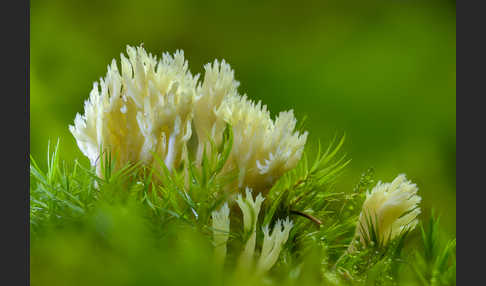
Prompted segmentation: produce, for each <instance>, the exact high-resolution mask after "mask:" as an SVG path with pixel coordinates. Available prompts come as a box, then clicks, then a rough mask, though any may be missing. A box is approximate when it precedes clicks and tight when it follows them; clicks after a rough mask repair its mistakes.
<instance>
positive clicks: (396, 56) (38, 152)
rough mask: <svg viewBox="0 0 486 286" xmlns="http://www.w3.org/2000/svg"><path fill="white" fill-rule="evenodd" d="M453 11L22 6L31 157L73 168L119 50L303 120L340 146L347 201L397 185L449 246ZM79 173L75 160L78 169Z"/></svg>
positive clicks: (338, 6)
mask: <svg viewBox="0 0 486 286" xmlns="http://www.w3.org/2000/svg"><path fill="white" fill-rule="evenodd" d="M455 25H456V12H455V1H405V0H401V1H399V0H394V1H335V2H334V1H305V2H304V1H292V2H288V3H287V2H285V3H284V2H282V1H240V2H231V1H211V2H207V1H187V0H184V1H156V0H153V1H128V0H118V1H94V0H85V1H59V0H51V1H38V0H34V1H31V24H30V33H31V34H30V88H31V93H30V108H31V109H30V110H31V111H30V136H31V137H30V150H31V153H32V155H33V156H34V157H35V158H37V159H38V161H41V163H44V161H45V160H44V158H45V156H46V150H47V144H48V140H49V139H50V140H51V141H54V140H56V139H57V138H61V143H62V145H61V149H62V154H64V159H66V160H71V159H74V158H82V157H83V156H82V154H81V153H80V151H79V150H78V148H77V146H76V143H75V141H74V138H73V137H72V136H71V134H70V133H69V131H68V125H69V124H72V122H73V120H74V117H75V114H76V113H77V112H83V102H84V100H85V99H87V97H88V94H89V92H90V90H91V88H92V84H93V82H94V81H96V80H98V79H99V78H100V77H103V76H104V75H105V73H106V67H107V65H108V63H110V62H111V60H112V59H113V58H116V59H117V60H118V59H119V55H120V53H121V52H125V46H126V45H127V44H130V45H138V44H140V43H142V42H143V43H144V46H145V48H146V49H147V50H148V51H150V52H152V53H153V54H157V55H160V54H161V53H162V52H165V51H169V52H174V51H175V50H176V49H183V50H184V52H185V55H186V58H187V59H188V60H189V65H190V69H191V71H192V72H193V73H202V72H203V65H204V64H205V63H207V62H210V61H213V59H215V58H218V59H225V60H226V61H227V62H229V63H230V64H231V65H232V67H233V68H234V69H235V73H236V77H237V80H239V81H240V82H241V86H240V89H239V90H240V93H247V94H248V96H249V97H250V98H252V99H254V100H262V101H263V102H264V103H265V104H267V105H268V107H269V109H270V110H271V111H272V114H273V115H275V114H277V113H278V112H280V111H283V110H287V109H294V111H295V113H296V116H297V118H298V119H302V118H303V116H304V115H307V116H308V120H307V121H306V125H305V126H306V129H307V130H308V131H309V132H310V137H309V141H308V142H310V143H311V144H314V143H316V142H317V141H318V140H321V142H322V143H324V144H328V143H329V141H330V140H332V138H333V137H334V136H336V135H337V136H341V135H342V134H344V133H346V136H347V140H346V143H345V146H344V150H346V152H347V154H348V156H349V157H350V158H352V162H351V165H350V167H349V168H348V170H347V172H346V173H344V175H343V176H342V177H341V182H340V184H339V185H338V187H339V188H342V190H352V188H353V186H354V185H355V184H356V183H357V182H358V180H359V177H360V174H361V173H362V172H364V171H365V170H367V169H368V168H371V167H372V168H374V170H375V173H376V176H377V178H378V179H381V180H383V181H391V180H392V179H393V178H394V177H395V176H396V175H397V174H399V173H406V174H407V176H408V177H409V178H410V179H412V180H413V181H414V182H415V183H417V185H418V186H419V189H420V190H419V192H420V194H421V195H422V197H423V206H424V209H425V210H424V212H425V213H426V214H427V213H428V212H429V210H430V208H435V209H437V210H438V212H439V213H440V214H442V222H443V224H444V225H443V226H444V227H445V230H447V232H449V233H450V234H451V235H455V232H456V100H455V99H456V42H455V41H456V26H455ZM86 162H87V160H86Z"/></svg>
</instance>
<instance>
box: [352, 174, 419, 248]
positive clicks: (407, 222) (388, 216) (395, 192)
mask: <svg viewBox="0 0 486 286" xmlns="http://www.w3.org/2000/svg"><path fill="white" fill-rule="evenodd" d="M417 191H418V188H417V186H416V185H415V184H413V183H412V182H411V181H409V180H407V178H406V177H405V175H404V174H401V175H398V176H397V177H396V178H395V180H393V182H391V183H382V182H378V184H377V185H376V186H375V187H374V188H373V189H372V190H371V192H368V193H367V194H366V200H365V202H364V203H363V207H362V210H361V214H360V217H359V223H358V227H357V234H358V236H359V238H360V241H361V242H362V243H364V242H365V241H368V240H369V239H370V238H371V232H372V231H375V232H376V235H377V238H378V241H379V242H381V243H382V244H383V245H385V244H386V243H388V242H389V241H390V240H392V239H394V238H395V237H397V236H398V235H400V233H402V232H403V231H406V230H412V229H414V228H415V226H416V225H417V223H418V219H417V216H418V215H419V214H420V208H419V207H418V204H419V203H420V201H421V197H420V196H419V195H417ZM370 222H371V224H370ZM371 227H373V228H374V229H370V228H371Z"/></svg>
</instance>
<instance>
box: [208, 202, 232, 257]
mask: <svg viewBox="0 0 486 286" xmlns="http://www.w3.org/2000/svg"><path fill="white" fill-rule="evenodd" d="M229 213H230V210H229V207H228V204H227V203H225V204H224V205H223V207H222V208H221V209H220V210H219V211H213V212H212V213H211V218H212V219H213V241H214V252H215V256H216V259H217V260H218V262H219V263H223V262H224V259H225V257H226V243H227V242H228V238H229V231H230V219H229Z"/></svg>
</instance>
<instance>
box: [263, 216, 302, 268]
mask: <svg viewBox="0 0 486 286" xmlns="http://www.w3.org/2000/svg"><path fill="white" fill-rule="evenodd" d="M292 227H293V223H292V221H290V220H289V218H287V219H286V220H284V221H281V220H277V222H276V223H275V226H274V227H273V230H272V234H270V233H269V230H268V225H266V226H265V227H263V228H262V230H263V236H264V237H263V246H262V252H261V254H260V258H259V259H258V264H257V271H258V272H260V273H264V272H267V271H268V270H270V268H272V266H273V265H274V264H275V262H277V259H278V256H279V255H280V251H281V250H282V246H283V245H284V244H285V242H287V239H288V238H289V233H290V230H291V229H292Z"/></svg>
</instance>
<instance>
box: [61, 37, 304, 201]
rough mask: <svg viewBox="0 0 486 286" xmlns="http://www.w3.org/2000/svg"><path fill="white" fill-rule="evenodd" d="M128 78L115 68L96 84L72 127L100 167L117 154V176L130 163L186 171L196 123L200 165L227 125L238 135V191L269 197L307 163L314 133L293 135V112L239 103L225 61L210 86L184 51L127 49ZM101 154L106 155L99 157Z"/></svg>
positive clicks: (209, 75) (211, 69)
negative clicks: (270, 191) (280, 182)
mask: <svg viewBox="0 0 486 286" xmlns="http://www.w3.org/2000/svg"><path fill="white" fill-rule="evenodd" d="M127 55H128V58H127V57H126V56H125V55H123V54H121V73H120V72H119V71H118V67H117V63H116V62H115V60H113V61H112V63H111V65H109V66H108V72H107V74H106V77H105V78H104V79H100V81H99V83H95V84H94V87H93V89H92V91H91V93H90V97H89V99H88V100H87V101H86V102H85V106H84V110H85V113H84V115H80V114H77V115H76V118H75V121H74V125H72V126H69V129H70V131H71V133H72V134H73V135H74V137H75V138H76V141H77V143H78V146H79V148H80V149H81V151H82V152H83V154H85V155H86V156H87V157H88V158H89V160H90V162H91V164H92V165H96V166H97V171H98V174H99V175H102V174H101V172H100V171H101V169H100V164H99V162H100V161H101V160H103V156H104V154H106V152H107V151H110V152H111V153H112V155H114V156H115V157H116V165H115V168H116V169H119V168H120V167H122V166H124V165H126V164H127V163H129V162H131V163H139V162H140V163H142V164H144V165H146V166H156V167H157V168H159V167H160V166H159V165H158V164H155V160H154V154H155V155H156V156H157V157H159V158H160V159H161V160H162V161H163V162H164V163H165V165H166V167H167V168H168V169H169V170H171V169H173V168H176V167H178V166H179V165H180V163H181V161H182V157H183V155H184V154H185V152H188V148H187V142H188V140H189V139H190V138H191V136H192V132H191V124H192V123H194V128H195V130H196V134H197V138H198V147H197V151H196V161H197V162H198V163H201V159H202V154H203V152H204V151H206V152H207V153H208V154H209V151H210V150H209V144H208V143H209V139H210V138H211V141H213V142H214V143H215V144H216V145H219V144H220V143H221V141H222V135H223V130H224V127H225V124H226V123H229V124H230V125H231V126H232V129H233V147H232V150H231V153H230V155H229V158H228V161H227V162H226V164H225V166H224V167H223V170H222V171H223V172H227V171H231V170H233V169H237V170H239V174H238V180H237V182H235V184H234V185H233V186H230V187H231V188H232V187H235V186H237V187H238V188H243V187H244V186H248V187H251V188H253V189H255V190H256V191H259V192H265V191H266V190H268V188H269V187H270V186H271V185H272V184H273V183H274V182H275V181H276V180H277V179H278V178H279V177H281V176H282V175H283V174H284V173H285V172H286V171H288V170H290V169H292V168H294V167H295V166H296V165H297V162H298V161H299V160H300V158H301V156H302V152H303V149H304V145H305V143H306V140H307V132H304V133H303V134H299V132H297V131H294V129H295V125H296V119H295V117H294V115H293V111H292V110H290V111H286V112H281V113H280V114H279V115H278V116H277V118H276V119H275V121H274V120H272V119H271V117H270V112H269V111H268V110H267V107H266V106H265V105H262V103H261V102H258V103H255V102H253V101H251V100H248V99H247V97H246V95H245V96H240V95H239V94H238V91H237V88H238V86H239V82H237V81H236V80H235V77H234V71H233V70H232V69H231V67H230V66H229V65H228V64H227V63H226V62H225V61H224V60H223V61H221V62H218V61H214V63H213V64H207V65H205V67H204V68H205V75H204V80H203V82H202V83H201V84H198V77H199V76H198V75H196V76H192V75H191V73H190V71H189V69H188V63H187V61H186V60H185V59H184V55H183V52H182V51H177V52H176V53H175V54H174V55H173V56H171V55H169V54H167V53H165V54H163V56H162V59H161V60H157V58H156V57H154V56H152V55H151V54H147V52H146V51H145V50H144V49H143V47H137V48H133V47H130V46H128V47H127ZM100 152H101V153H100Z"/></svg>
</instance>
